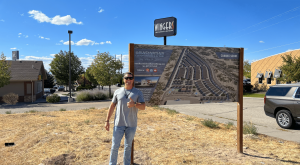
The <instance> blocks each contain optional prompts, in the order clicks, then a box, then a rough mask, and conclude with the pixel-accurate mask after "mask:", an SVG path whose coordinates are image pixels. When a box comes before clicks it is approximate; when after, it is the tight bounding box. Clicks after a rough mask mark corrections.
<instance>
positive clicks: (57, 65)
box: [49, 50, 84, 85]
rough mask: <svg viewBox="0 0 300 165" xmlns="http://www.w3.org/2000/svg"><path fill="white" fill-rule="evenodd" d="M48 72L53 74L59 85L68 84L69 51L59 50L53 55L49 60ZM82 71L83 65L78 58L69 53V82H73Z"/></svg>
mask: <svg viewBox="0 0 300 165" xmlns="http://www.w3.org/2000/svg"><path fill="white" fill-rule="evenodd" d="M49 65H50V67H51V68H50V72H51V73H52V74H53V75H54V76H55V78H56V80H57V82H58V83H59V84H60V85H68V84H69V52H66V51H64V52H63V51H62V50H61V51H60V52H59V53H58V54H55V57H54V58H53V60H52V61H51V63H50V64H49ZM83 72H84V70H83V66H81V61H80V59H79V58H78V57H77V56H76V55H74V53H73V52H72V53H71V82H72V83H73V82H74V81H75V80H77V79H78V77H79V75H80V74H82V73H83Z"/></svg>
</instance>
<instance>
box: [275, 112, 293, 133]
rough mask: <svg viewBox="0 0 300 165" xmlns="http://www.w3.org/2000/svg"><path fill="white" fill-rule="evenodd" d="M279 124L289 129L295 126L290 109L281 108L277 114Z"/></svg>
mask: <svg viewBox="0 0 300 165" xmlns="http://www.w3.org/2000/svg"><path fill="white" fill-rule="evenodd" d="M276 121H277V124H278V125H279V126H280V127H281V128H285V129H289V128H292V127H293V125H294V124H293V123H294V121H293V117H292V114H291V112H290V111H288V110H280V111H278V112H277V114H276Z"/></svg>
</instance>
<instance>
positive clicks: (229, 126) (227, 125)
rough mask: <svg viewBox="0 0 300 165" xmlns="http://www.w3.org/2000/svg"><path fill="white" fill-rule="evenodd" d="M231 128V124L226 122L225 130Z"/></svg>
mask: <svg viewBox="0 0 300 165" xmlns="http://www.w3.org/2000/svg"><path fill="white" fill-rule="evenodd" d="M231 127H233V122H230V121H229V122H227V123H226V128H227V129H231Z"/></svg>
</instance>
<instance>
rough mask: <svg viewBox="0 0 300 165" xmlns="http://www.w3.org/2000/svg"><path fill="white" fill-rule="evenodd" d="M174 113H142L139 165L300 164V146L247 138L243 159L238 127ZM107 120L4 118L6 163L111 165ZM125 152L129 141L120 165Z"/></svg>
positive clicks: (0, 157)
mask: <svg viewBox="0 0 300 165" xmlns="http://www.w3.org/2000/svg"><path fill="white" fill-rule="evenodd" d="M168 112H170V111H169V110H165V109H156V108H153V107H146V110H145V111H139V112H138V118H139V119H138V128H137V132H136V135H135V142H134V163H135V164H139V165H146V164H152V165H157V164H160V165H170V164H175V165H177V164H270V165H274V164H275V165H277V164H278V165H281V164H300V144H299V143H295V142H290V141H284V140H281V139H275V138H271V137H267V136H265V135H257V136H249V135H246V136H245V139H244V144H243V146H244V153H243V154H239V153H237V146H236V143H237V140H236V137H237V136H236V134H237V131H236V128H234V127H232V128H231V129H227V128H226V127H225V125H222V124H220V125H219V128H215V129H212V128H208V127H205V126H203V125H202V123H201V121H203V119H198V118H194V117H192V116H188V115H185V114H173V115H171V114H170V113H168ZM106 115H107V108H104V109H94V108H90V109H85V110H77V111H52V112H35V113H23V114H4V115H0V144H1V145H0V162H1V163H0V164H1V165H2V164H3V165H6V164H7V165H21V164H22V165H23V164H25V165H27V164H28V165H31V164H34V165H38V164H39V165H42V164H44V165H47V164H61V165H64V164H65V165H67V164H74V165H85V164H86V165H94V164H95V165H107V164H108V160H109V156H110V148H111V139H112V133H113V132H112V129H110V131H109V132H107V131H106V130H105V128H104V121H105V118H106ZM113 118H114V115H113V117H112V118H111V121H112V122H111V128H112V127H113ZM258 132H259V130H258ZM12 142H14V143H15V145H14V146H10V147H6V146H5V145H4V144H5V143H12ZM123 150H124V138H123V139H122V142H121V147H120V149H119V158H118V164H123V163H122V162H123Z"/></svg>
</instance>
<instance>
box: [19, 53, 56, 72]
mask: <svg viewBox="0 0 300 165" xmlns="http://www.w3.org/2000/svg"><path fill="white" fill-rule="evenodd" d="M20 60H36V61H43V64H44V67H45V69H46V70H48V71H49V70H50V65H49V64H50V63H51V61H52V60H53V58H49V57H37V56H25V58H22V59H20Z"/></svg>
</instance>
